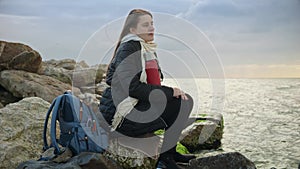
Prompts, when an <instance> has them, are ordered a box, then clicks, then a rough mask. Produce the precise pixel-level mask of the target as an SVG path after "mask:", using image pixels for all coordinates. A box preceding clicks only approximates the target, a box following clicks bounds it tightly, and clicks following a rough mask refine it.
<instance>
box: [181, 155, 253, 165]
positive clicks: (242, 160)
mask: <svg viewBox="0 0 300 169" xmlns="http://www.w3.org/2000/svg"><path fill="white" fill-rule="evenodd" d="M203 168H205V169H256V167H255V165H254V163H253V162H252V161H250V160H249V159H247V158H246V157H245V156H243V155H242V154H240V153H238V152H233V153H226V154H219V155H216V156H210V157H204V158H198V159H193V160H191V161H190V164H189V166H188V167H186V169H203Z"/></svg>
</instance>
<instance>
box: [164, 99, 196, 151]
mask: <svg viewBox="0 0 300 169" xmlns="http://www.w3.org/2000/svg"><path fill="white" fill-rule="evenodd" d="M187 97H188V100H182V99H181V98H174V99H173V100H172V101H170V102H168V104H167V106H166V109H165V111H164V113H163V114H162V116H161V117H162V118H163V119H164V120H165V122H166V123H167V125H168V127H167V128H166V132H165V135H164V140H163V145H162V149H161V152H162V153H163V152H166V151H168V150H170V149H172V148H173V147H176V144H177V142H178V139H179V137H180V135H181V132H182V130H183V129H184V128H185V127H186V122H187V120H188V118H189V116H190V114H191V111H192V108H193V99H192V97H191V96H190V95H187Z"/></svg>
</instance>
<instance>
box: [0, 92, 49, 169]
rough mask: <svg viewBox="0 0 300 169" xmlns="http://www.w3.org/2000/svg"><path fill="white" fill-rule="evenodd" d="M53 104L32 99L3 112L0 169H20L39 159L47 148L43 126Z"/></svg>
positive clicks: (1, 117)
mask: <svg viewBox="0 0 300 169" xmlns="http://www.w3.org/2000/svg"><path fill="white" fill-rule="evenodd" d="M49 106H50V104H49V103H48V102H46V101H44V100H43V99H41V98H37V97H28V98H24V99H23V100H21V101H19V102H17V103H12V104H8V105H6V107H4V108H2V109H0V168H16V166H17V165H18V164H19V163H20V162H22V161H26V160H28V159H32V158H38V157H39V155H40V154H41V150H42V147H43V139H42V133H43V126H44V119H45V115H46V112H47V110H48V108H49Z"/></svg>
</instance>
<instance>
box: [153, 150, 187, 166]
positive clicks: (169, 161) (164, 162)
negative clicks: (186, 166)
mask: <svg viewBox="0 0 300 169" xmlns="http://www.w3.org/2000/svg"><path fill="white" fill-rule="evenodd" d="M155 168H156V169H182V168H181V167H179V166H178V165H177V164H176V161H175V160H174V159H173V155H172V154H170V153H163V154H161V155H160V157H159V158H158V161H157V163H156V165H155Z"/></svg>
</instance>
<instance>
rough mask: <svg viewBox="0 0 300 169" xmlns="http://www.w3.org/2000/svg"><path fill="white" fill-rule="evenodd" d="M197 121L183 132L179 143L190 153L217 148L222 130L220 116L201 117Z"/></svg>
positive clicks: (219, 144)
mask: <svg viewBox="0 0 300 169" xmlns="http://www.w3.org/2000/svg"><path fill="white" fill-rule="evenodd" d="M198 119H199V120H197V121H196V122H195V123H193V124H192V125H190V126H188V127H187V128H186V129H185V130H184V131H183V133H182V135H181V139H180V140H181V141H180V143H181V144H182V145H184V146H185V147H186V148H187V149H188V150H189V151H190V152H196V151H199V150H204V149H217V148H219V147H220V146H221V139H222V136H223V129H224V126H223V117H222V115H221V114H214V115H203V117H199V118H198ZM182 138H183V139H182Z"/></svg>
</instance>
